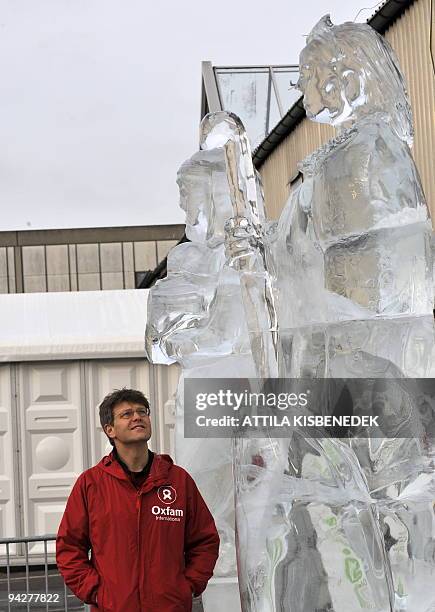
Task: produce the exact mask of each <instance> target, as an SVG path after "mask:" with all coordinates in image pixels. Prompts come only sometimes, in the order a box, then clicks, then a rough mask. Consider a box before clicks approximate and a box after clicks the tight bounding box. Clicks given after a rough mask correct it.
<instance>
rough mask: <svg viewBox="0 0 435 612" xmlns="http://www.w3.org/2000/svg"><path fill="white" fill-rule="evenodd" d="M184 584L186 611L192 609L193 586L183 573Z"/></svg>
mask: <svg viewBox="0 0 435 612" xmlns="http://www.w3.org/2000/svg"><path fill="white" fill-rule="evenodd" d="M182 585H183V601H184V602H185V603H186V611H190V610H191V609H192V595H193V592H192V586H191V584H190V582H189V581H188V580H187V578H186V577H185V576H184V574H183V579H182Z"/></svg>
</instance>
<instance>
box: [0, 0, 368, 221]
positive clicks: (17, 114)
mask: <svg viewBox="0 0 435 612" xmlns="http://www.w3.org/2000/svg"><path fill="white" fill-rule="evenodd" d="M366 4H368V5H369V6H370V5H373V4H375V2H373V0H372V2H370V0H368V2H364V1H362V0H347V1H346V2H344V0H329V1H326V0H298V1H297V2H295V1H293V2H292V1H291V0H268V2H265V0H261V1H260V0H250V1H249V2H248V1H246V0H245V1H243V0H238V1H237V0H236V1H235V0H216V1H215V2H214V3H213V2H210V3H207V5H205V4H204V5H202V3H200V2H199V1H198V0H195V1H194V0H183V1H182V2H175V1H174V0H168V1H167V2H165V3H157V2H149V1H146V0H140V1H139V0H0V74H1V78H0V201H1V213H2V214H1V219H0V230H6V229H40V228H61V227H92V226H119V225H151V224H161V223H163V224H165V223H181V222H183V215H182V213H181V211H180V210H179V208H178V191H177V187H176V184H175V177H176V172H177V169H178V167H179V166H180V165H181V163H182V162H183V161H184V160H185V159H186V158H188V157H190V155H192V154H193V153H194V151H195V150H196V149H197V146H198V145H197V132H198V122H199V112H200V85H201V61H202V60H210V61H211V62H212V63H213V64H214V65H238V64H293V63H297V61H298V55H299V51H300V50H301V48H302V47H303V45H304V38H303V35H304V34H307V33H308V32H309V30H310V29H311V27H312V26H313V25H314V24H315V22H316V21H317V20H318V19H319V18H320V17H321V16H322V15H323V14H325V13H327V12H330V13H331V17H332V19H333V21H334V22H336V23H338V22H340V21H348V20H353V19H354V17H355V15H356V13H357V12H358V10H359V9H360V8H362V7H363V6H365V5H366ZM372 13H373V10H370V11H367V10H366V11H364V12H363V13H362V14H360V16H359V18H358V21H364V20H365V19H366V18H367V17H369V16H370V15H371V14H372Z"/></svg>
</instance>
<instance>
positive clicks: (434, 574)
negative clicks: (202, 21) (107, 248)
mask: <svg viewBox="0 0 435 612" xmlns="http://www.w3.org/2000/svg"><path fill="white" fill-rule="evenodd" d="M299 86H300V88H301V90H302V91H303V93H304V104H305V108H306V110H307V115H308V117H309V118H310V119H312V120H315V121H323V122H327V123H330V124H332V125H334V126H335V127H336V128H337V136H336V138H334V139H333V140H331V141H330V142H328V143H326V144H325V145H324V146H322V147H320V148H319V149H318V150H316V151H314V152H313V153H312V154H311V155H310V156H309V157H308V158H307V159H306V160H304V161H303V162H302V163H301V171H302V173H303V177H304V181H303V183H302V185H301V187H300V188H299V189H298V190H297V191H296V192H294V193H293V194H292V197H291V198H290V200H289V202H288V203H287V205H286V207H285V209H284V211H283V213H282V215H281V218H280V220H279V223H278V226H277V228H275V229H274V228H273V227H272V226H271V225H270V224H268V222H267V221H266V220H265V218H264V211H263V207H262V198H261V190H260V189H259V184H258V179H256V177H255V172H254V170H253V168H252V163H251V162H250V157H249V143H248V141H247V138H246V134H244V132H243V129H242V126H241V125H240V123H239V122H238V121H237V119H236V118H234V117H233V116H229V115H227V116H226V115H225V114H224V113H218V114H213V115H211V116H209V117H207V118H206V119H205V120H204V122H203V124H202V136H201V148H202V150H201V151H200V152H199V153H197V154H195V155H194V156H193V157H192V158H191V159H190V160H188V161H187V162H185V164H183V166H182V167H181V169H180V172H179V178H178V182H179V186H180V194H181V205H182V207H183V208H184V209H185V211H186V215H187V226H186V233H187V236H188V238H190V239H191V240H192V242H191V243H190V244H185V245H180V246H178V247H176V249H174V250H173V251H172V252H171V254H170V256H169V259H168V277H167V279H165V280H164V281H161V282H160V283H159V284H158V285H157V286H156V287H155V288H153V290H152V292H151V294H150V302H149V319H148V326H147V352H148V355H149V356H150V358H151V359H152V360H154V361H156V362H159V363H171V362H173V361H178V362H179V363H180V364H181V365H182V367H183V372H184V375H187V376H200V377H221V378H222V377H225V376H230V377H234V376H235V375H239V376H242V377H243V376H245V377H250V376H253V375H254V374H256V375H257V376H258V377H269V376H276V375H279V376H280V377H283V378H292V377H308V378H335V379H347V380H348V383H347V385H345V387H343V385H342V386H341V387H340V384H339V383H337V389H336V395H337V398H338V399H339V398H340V397H341V396H342V395H343V394H346V393H347V394H349V395H350V397H352V393H353V386H352V381H351V379H353V378H371V379H379V381H378V382H377V383H375V384H372V386H371V387H369V401H370V402H371V403H372V404H373V405H375V404H376V406H378V407H379V406H381V408H379V410H380V413H381V414H382V415H383V421H382V422H383V427H384V429H383V431H384V433H385V437H382V438H379V437H377V438H373V439H351V440H347V441H346V440H343V439H336V438H327V437H322V438H315V439H314V438H308V437H307V436H306V435H303V432H301V431H298V430H295V431H294V434H293V435H292V437H291V438H289V439H272V438H267V439H259V440H246V439H242V440H238V441H236V442H235V445H234V449H233V461H234V474H235V485H236V487H235V502H236V524H237V534H238V537H237V542H238V544H237V545H238V555H237V558H238V573H239V584H240V592H241V601H242V608H243V610H244V612H278V611H281V612H332V611H334V612H354V611H355V612H356V611H358V610H375V611H376V612H393V611H394V612H405V611H406V612H430V611H431V610H434V609H435V553H434V551H435V516H434V502H435V477H434V464H433V459H434V450H433V446H432V441H431V439H430V438H428V437H427V435H426V436H419V435H413V436H409V435H408V436H407V437H406V436H403V432H402V434H401V435H399V434H398V433H397V432H398V431H399V430H400V429H401V428H402V429H403V421H404V418H405V417H404V416H403V415H406V414H407V413H408V409H409V407H412V406H414V405H415V404H416V402H417V401H421V398H420V397H419V398H417V394H413V393H410V390H409V389H410V388H409V387H408V386H405V385H401V384H400V379H401V378H407V377H410V378H420V379H421V378H425V377H430V376H434V375H435V372H434V359H433V354H434V327H433V317H432V308H433V288H432V282H431V272H432V264H431V250H430V238H431V226H430V223H429V220H428V211H427V206H426V203H425V200H424V195H423V192H422V189H421V184H420V179H419V176H418V172H417V170H416V167H415V164H414V162H413V159H412V156H411V153H410V148H409V147H410V145H411V142H412V122H411V112H410V107H409V102H408V99H407V95H406V91H405V85H404V80H403V77H402V74H401V71H400V68H399V66H398V64H397V60H396V59H395V56H394V53H393V52H392V50H391V49H390V47H389V45H388V44H387V43H386V42H385V40H384V39H383V38H382V37H381V36H380V35H378V34H377V33H376V32H375V31H374V30H372V29H371V28H370V27H369V26H367V25H362V24H353V23H346V24H342V25H339V26H333V25H332V23H331V22H330V20H329V17H325V18H323V19H322V20H320V22H319V23H318V24H317V25H316V26H315V28H314V29H313V31H312V32H311V34H310V36H309V37H308V39H307V45H306V47H305V48H304V50H303V51H302V53H301V58H300V81H299ZM388 378H393V379H396V381H398V382H396V383H395V385H393V387H392V388H393V392H391V387H390V388H389V391H388V392H387V391H386V386H385V383H384V379H388ZM182 401H183V397H182V382H181V383H180V388H179V393H178V399H177V403H178V406H177V410H178V415H179V422H178V435H177V441H178V449H179V452H180V457H181V458H182V459H181V461H182V462H184V463H185V464H186V465H187V466H189V468H190V469H192V468H193V469H192V471H194V473H195V474H196V475H197V478H198V480H199V481H200V485H202V487H203V490H204V491H205V493H206V498H207V499H208V501H209V503H210V505H211V507H212V510H213V511H214V512H215V514H216V518H217V524H218V528H219V529H220V531H221V535H222V536H223V540H224V542H225V546H226V548H225V551H226V552H227V553H228V554H227V556H226V557H225V551H224V556H223V557H222V559H223V562H222V563H223V565H222V567H223V570H222V571H223V572H225V571H231V569H230V568H231V564H232V561H231V558H232V557H231V551H232V550H233V542H234V533H233V527H232V521H233V513H232V496H231V492H230V489H231V487H232V481H231V475H230V462H231V458H230V456H231V452H230V444H229V443H228V442H227V441H224V440H216V441H214V442H213V441H212V440H207V442H206V445H205V442H204V441H199V440H198V441H191V440H189V441H188V443H187V444H186V443H183V439H182V422H181V420H180V419H181V417H182V414H183V405H182ZM423 402H426V414H427V415H428V416H427V419H428V420H430V419H431V418H432V416H433V415H432V412H433V411H434V409H433V398H432V397H431V396H430V393H429V394H426V395H424V396H423ZM359 408H360V407H358V406H356V407H355V409H356V410H358V409H359ZM423 413H424V411H423ZM179 460H180V459H179ZM219 491H223V495H222V496H220V495H219Z"/></svg>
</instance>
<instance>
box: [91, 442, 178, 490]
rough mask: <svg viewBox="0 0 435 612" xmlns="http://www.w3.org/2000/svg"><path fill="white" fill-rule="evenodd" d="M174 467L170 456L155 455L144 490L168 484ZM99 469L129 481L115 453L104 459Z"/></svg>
mask: <svg viewBox="0 0 435 612" xmlns="http://www.w3.org/2000/svg"><path fill="white" fill-rule="evenodd" d="M172 465H173V461H172V459H171V457H170V456H169V455H156V454H155V455H154V460H153V464H152V466H151V471H150V474H149V476H148V478H147V479H146V481H145V485H144V489H145V490H149V489H152V488H153V487H155V486H160V485H161V484H167V483H168V479H169V476H170V474H169V472H170V470H171V467H172ZM97 467H98V468H100V469H101V470H103V472H106V473H107V474H110V475H111V476H114V477H115V478H119V479H120V480H127V481H129V478H128V476H127V474H126V473H125V472H124V470H123V469H122V467H121V465H120V463H119V462H118V461H117V460H116V459H115V456H114V453H113V451H112V452H111V453H110V455H106V456H105V457H103V458H102V459H101V461H100V463H98V464H97Z"/></svg>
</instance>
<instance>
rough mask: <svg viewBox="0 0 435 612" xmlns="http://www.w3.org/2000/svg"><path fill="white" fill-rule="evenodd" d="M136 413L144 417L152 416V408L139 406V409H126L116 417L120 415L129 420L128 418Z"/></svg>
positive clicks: (121, 417)
mask: <svg viewBox="0 0 435 612" xmlns="http://www.w3.org/2000/svg"><path fill="white" fill-rule="evenodd" d="M135 414H137V416H139V417H140V418H141V419H142V418H143V417H146V416H150V409H149V408H138V409H137V410H124V412H120V413H119V414H116V415H115V417H119V418H120V419H123V420H126V421H127V420H128V419H132V418H133V417H134V415H135Z"/></svg>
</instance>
